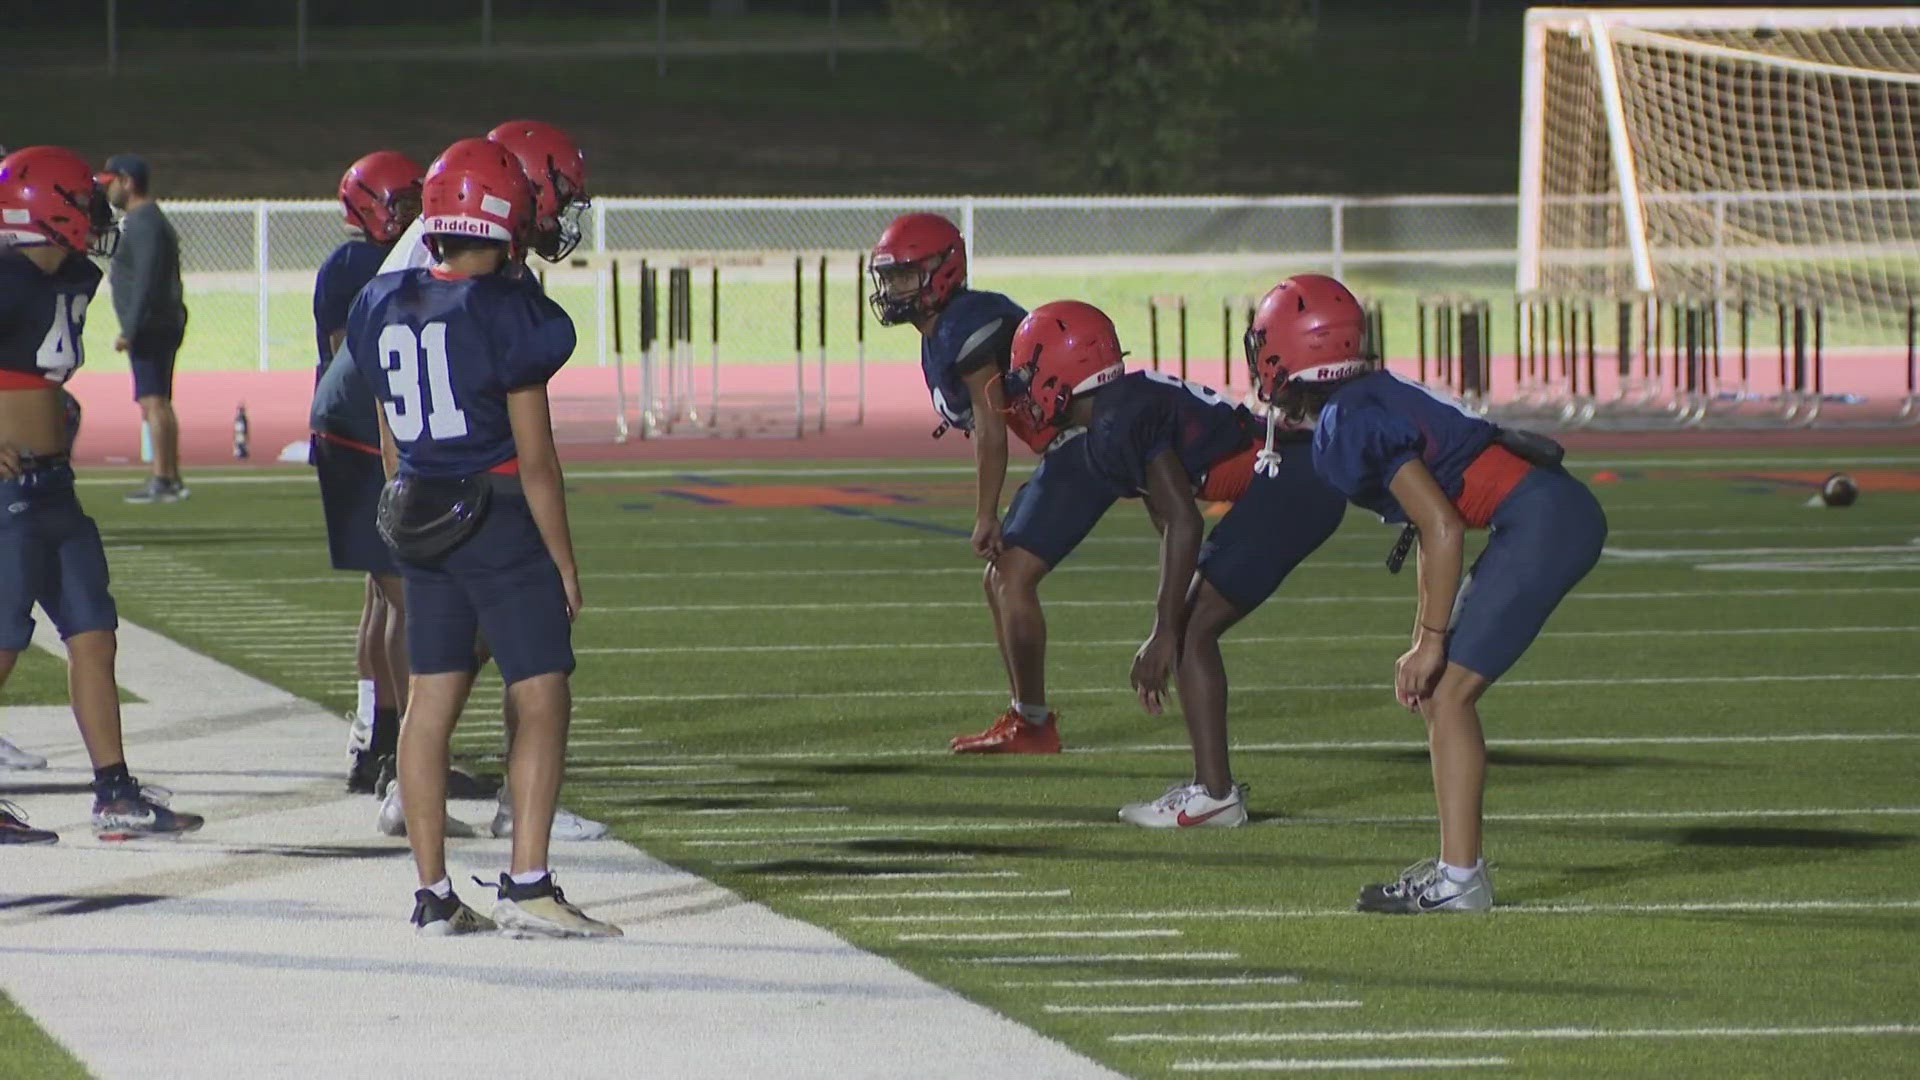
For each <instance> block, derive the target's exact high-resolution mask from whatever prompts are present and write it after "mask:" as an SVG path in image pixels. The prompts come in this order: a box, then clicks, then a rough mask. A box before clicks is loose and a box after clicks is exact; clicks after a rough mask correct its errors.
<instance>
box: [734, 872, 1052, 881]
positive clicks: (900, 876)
mask: <svg viewBox="0 0 1920 1080" xmlns="http://www.w3.org/2000/svg"><path fill="white" fill-rule="evenodd" d="M1021 876H1023V875H1022V874H1021V873H1020V871H1018V870H888V871H884V872H882V873H878V874H860V875H857V876H856V875H850V874H845V873H835V872H833V871H831V870H803V871H794V872H791V873H784V874H760V875H758V877H759V879H760V880H762V881H803V880H804V881H818V880H819V879H821V878H826V879H829V880H833V881H843V882H847V883H849V884H851V883H854V882H868V881H910V880H926V879H930V878H931V879H944V880H958V879H972V878H1017V877H1021Z"/></svg>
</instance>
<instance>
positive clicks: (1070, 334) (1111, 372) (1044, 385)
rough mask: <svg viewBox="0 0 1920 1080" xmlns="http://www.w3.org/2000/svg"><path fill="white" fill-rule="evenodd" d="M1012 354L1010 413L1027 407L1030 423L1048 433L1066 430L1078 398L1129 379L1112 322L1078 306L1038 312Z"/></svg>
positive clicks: (1066, 303) (1058, 303) (1069, 303)
mask: <svg viewBox="0 0 1920 1080" xmlns="http://www.w3.org/2000/svg"><path fill="white" fill-rule="evenodd" d="M1010 351H1011V353H1012V355H1013V358H1012V362H1011V364H1010V365H1009V366H1008V368H1007V383H1006V385H1007V401H1008V407H1009V408H1012V409H1017V408H1020V407H1022V406H1023V405H1024V407H1025V409H1026V411H1027V414H1028V418H1029V419H1030V420H1031V421H1032V422H1033V423H1034V424H1035V425H1037V426H1038V427H1039V428H1041V429H1044V430H1048V431H1058V430H1060V429H1061V428H1064V427H1066V426H1067V409H1068V407H1069V406H1071V405H1072V404H1073V401H1074V398H1075V397H1076V396H1078V395H1080V394H1085V393H1087V392H1088V391H1090V390H1093V389H1094V388H1095V387H1099V386H1104V385H1106V384H1107V383H1110V382H1112V381H1113V380H1115V379H1117V378H1119V377H1120V376H1122V375H1125V374H1126V373H1127V366H1126V364H1125V363H1123V362H1122V361H1121V359H1120V358H1121V356H1122V355H1123V354H1122V353H1121V352H1120V335H1119V334H1118V333H1116V332H1115V331H1114V329H1113V320H1112V319H1109V318H1107V313H1106V312H1104V311H1101V310H1100V309H1099V308H1097V307H1094V306H1093V305H1092V304H1087V303H1082V302H1081V301H1078V300H1055V301H1053V302H1052V303H1050V304H1041V305H1040V306H1039V307H1037V308H1034V309H1033V311H1032V312H1030V313H1028V315H1027V317H1026V318H1025V319H1022V320H1021V321H1020V328H1019V329H1018V330H1015V331H1014V332H1013V345H1012V348H1011V350H1010Z"/></svg>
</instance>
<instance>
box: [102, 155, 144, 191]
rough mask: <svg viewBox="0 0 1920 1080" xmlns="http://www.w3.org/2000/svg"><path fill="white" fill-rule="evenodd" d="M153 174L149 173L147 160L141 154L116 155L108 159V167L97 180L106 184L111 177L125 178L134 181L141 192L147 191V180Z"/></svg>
mask: <svg viewBox="0 0 1920 1080" xmlns="http://www.w3.org/2000/svg"><path fill="white" fill-rule="evenodd" d="M150 175H151V174H150V173H149V172H148V171H147V159H146V158H143V157H141V156H140V155H139V154H115V155H113V156H112V157H110V158H108V159H107V167H106V168H104V169H102V170H100V174H99V175H98V176H96V177H94V179H95V180H97V181H99V182H100V183H102V184H105V183H106V182H107V180H108V179H109V178H110V177H114V176H124V177H126V178H127V179H129V180H131V181H133V185H134V186H135V187H137V188H139V189H140V190H141V191H145V190H147V180H148V178H149V176H150Z"/></svg>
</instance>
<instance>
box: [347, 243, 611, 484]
mask: <svg viewBox="0 0 1920 1080" xmlns="http://www.w3.org/2000/svg"><path fill="white" fill-rule="evenodd" d="M346 345H347V350H348V351H349V352H350V353H351V354H352V355H353V361H354V367H355V368H356V369H358V371H359V372H360V377H361V378H362V379H364V380H366V382H367V385H368V386H369V387H370V388H371V389H372V390H373V393H374V396H375V397H376V398H377V399H378V400H379V401H380V404H381V407H382V408H383V409H384V410H385V413H386V418H387V426H388V428H389V429H391V430H392V432H393V440H394V443H395V445H396V446H397V447H398V448H399V451H400V471H401V472H402V473H403V474H406V475H410V476H430V477H453V476H471V475H473V474H475V473H481V472H485V471H487V470H488V469H491V468H493V467H494V466H496V465H501V464H504V463H505V462H507V461H509V460H511V459H512V458H513V457H514V456H516V453H517V451H516V450H515V448H514V444H513V428H512V426H511V425H510V424H509V423H508V421H507V393H508V392H509V391H512V390H518V389H520V388H522V387H527V386H535V385H539V384H543V383H545V382H546V381H547V380H548V379H550V378H552V377H553V375H554V373H555V372H557V371H559V370H560V367H561V365H563V364H565V363H566V362H567V358H568V357H569V356H571V355H573V346H574V332H573V320H572V319H570V318H568V317H567V313H566V312H565V311H563V310H561V308H560V305H558V304H556V303H554V302H553V301H551V300H549V299H547V298H546V297H545V296H542V295H541V294H540V291H539V289H538V288H537V287H536V286H534V285H533V284H531V283H529V282H528V281H526V280H524V279H520V280H516V279H514V278H509V277H506V276H504V275H501V274H487V275H484V276H482V277H470V278H442V277H440V276H437V275H436V274H435V273H434V271H433V270H432V269H431V268H416V269H411V270H400V271H396V272H394V273H390V274H381V275H380V276H379V277H376V278H374V279H373V281H371V282H369V283H368V284H367V287H366V288H365V289H362V290H361V291H360V296H359V298H358V299H356V300H355V301H354V302H353V309H352V311H351V312H350V313H349V314H348V316H347V342H346Z"/></svg>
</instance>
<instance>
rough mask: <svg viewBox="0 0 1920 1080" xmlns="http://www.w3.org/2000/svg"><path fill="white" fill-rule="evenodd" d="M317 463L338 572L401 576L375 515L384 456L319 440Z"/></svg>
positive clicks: (331, 555) (331, 554) (330, 553)
mask: <svg viewBox="0 0 1920 1080" xmlns="http://www.w3.org/2000/svg"><path fill="white" fill-rule="evenodd" d="M313 464H314V469H315V472H316V474H317V475H318V476H319V478H320V508H321V511H322V512H323V513H324V514H325V515H326V519H327V555H328V557H329V558H331V559H332V560H333V568H334V569H335V570H357V571H360V572H362V573H368V574H397V573H399V572H400V571H399V566H398V565H397V564H396V563H395V562H394V561H393V552H391V551H389V550H388V549H387V542H386V541H385V540H382V539H380V530H379V529H378V528H376V527H375V526H374V515H375V512H376V511H377V510H378V509H379V507H380V489H381V488H383V487H385V486H386V483H387V474H386V470H385V468H384V467H382V465H381V464H380V455H379V454H373V453H368V452H367V451H365V450H360V449H356V448H354V447H351V446H347V445H344V444H342V443H338V442H334V441H331V440H329V439H326V438H316V439H314V440H313Z"/></svg>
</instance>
